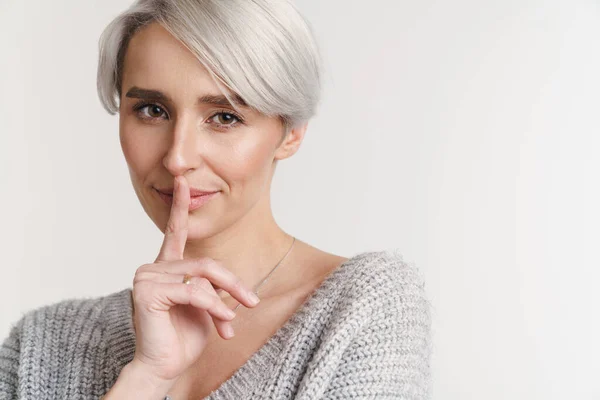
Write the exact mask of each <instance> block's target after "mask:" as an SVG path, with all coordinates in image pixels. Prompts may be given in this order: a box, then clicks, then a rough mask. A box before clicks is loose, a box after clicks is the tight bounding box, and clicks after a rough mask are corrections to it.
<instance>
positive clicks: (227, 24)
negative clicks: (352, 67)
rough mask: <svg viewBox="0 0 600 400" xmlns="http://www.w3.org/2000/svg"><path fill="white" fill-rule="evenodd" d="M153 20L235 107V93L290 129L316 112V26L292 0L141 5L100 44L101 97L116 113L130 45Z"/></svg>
mask: <svg viewBox="0 0 600 400" xmlns="http://www.w3.org/2000/svg"><path fill="white" fill-rule="evenodd" d="M152 22H157V23H159V24H161V26H163V27H164V28H165V29H166V30H167V31H168V32H169V33H171V34H172V35H173V36H174V37H175V38H176V39H178V40H179V41H180V42H181V43H182V44H183V45H184V46H186V48H188V49H189V50H190V51H191V52H192V53H193V54H194V55H195V56H196V57H197V58H198V60H199V61H200V62H201V63H202V65H203V66H204V67H205V68H206V69H207V70H208V71H209V73H210V74H211V76H212V78H213V80H214V81H215V83H216V84H217V86H218V87H219V89H220V90H221V91H222V92H223V94H224V95H225V96H227V98H228V99H229V101H230V102H231V103H232V105H233V106H234V108H236V105H235V102H234V101H232V99H231V97H230V95H231V94H234V95H238V96H240V97H241V98H242V100H244V102H245V103H246V104H247V105H248V106H250V107H252V108H254V109H256V110H258V111H259V112H261V113H263V114H265V115H268V116H274V117H279V118H280V119H281V121H282V123H283V126H284V128H285V130H286V131H287V130H288V129H289V128H291V127H294V126H297V125H299V124H302V123H304V122H306V121H308V120H309V119H310V118H312V117H313V116H314V115H315V114H316V109H317V106H318V103H319V101H320V95H321V86H322V71H321V67H322V58H321V54H320V50H319V47H318V44H317V41H316V39H315V36H314V32H313V29H312V27H311V25H310V23H309V22H308V21H307V20H306V19H305V18H304V17H303V16H302V15H301V14H300V12H299V11H298V9H297V8H296V6H295V5H294V4H293V3H292V0H226V1H225V0H136V1H135V2H134V3H133V4H132V5H131V6H130V7H129V8H128V9H127V10H125V11H124V12H122V13H121V14H119V15H118V16H117V17H115V19H113V20H112V21H111V22H110V23H109V24H108V26H107V27H106V28H105V29H104V31H103V32H102V34H101V36H100V40H99V43H98V47H99V58H98V76H97V88H98V95H99V97H100V101H101V103H102V105H103V107H104V108H105V109H106V110H107V111H108V113H109V114H111V115H114V114H115V113H116V112H117V111H118V110H119V105H118V104H117V99H120V98H121V90H122V87H121V85H122V72H123V61H124V59H125V51H126V49H127V45H128V43H129V40H130V39H131V37H132V36H133V34H134V33H135V32H137V31H138V30H139V29H140V28H142V27H144V26H146V25H148V24H150V23H152ZM221 84H223V85H224V86H225V87H226V88H227V89H225V90H224V89H223V86H221ZM228 91H231V92H233V93H228ZM238 111H239V110H238Z"/></svg>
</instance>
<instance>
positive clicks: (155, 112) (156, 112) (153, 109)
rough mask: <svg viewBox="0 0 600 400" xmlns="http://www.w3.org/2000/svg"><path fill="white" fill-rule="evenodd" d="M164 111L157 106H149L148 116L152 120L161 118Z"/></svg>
mask: <svg viewBox="0 0 600 400" xmlns="http://www.w3.org/2000/svg"><path fill="white" fill-rule="evenodd" d="M162 113H163V111H162V108H160V107H159V106H156V105H150V106H148V115H149V116H150V117H152V118H160V116H161V115H162Z"/></svg>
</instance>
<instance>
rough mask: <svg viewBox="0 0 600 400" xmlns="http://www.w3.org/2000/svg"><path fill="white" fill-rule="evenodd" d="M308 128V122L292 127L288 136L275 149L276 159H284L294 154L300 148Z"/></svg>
mask: <svg viewBox="0 0 600 400" xmlns="http://www.w3.org/2000/svg"><path fill="white" fill-rule="evenodd" d="M307 128H308V122H306V123H304V124H303V125H298V126H297V127H294V128H292V129H290V131H289V132H288V133H287V136H285V137H284V138H283V140H282V141H281V144H280V145H279V147H278V148H277V150H275V160H283V159H285V158H288V157H291V156H293V155H294V154H295V153H296V152H297V151H298V149H299V148H300V144H302V140H303V139H304V135H305V134H306V129H307Z"/></svg>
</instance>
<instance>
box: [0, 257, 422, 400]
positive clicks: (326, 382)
mask: <svg viewBox="0 0 600 400" xmlns="http://www.w3.org/2000/svg"><path fill="white" fill-rule="evenodd" d="M130 292H131V289H130V288H127V289H123V290H121V291H119V292H115V293H112V294H109V295H107V296H102V297H94V298H75V299H67V300H63V301H60V302H56V303H54V304H51V305H46V306H43V307H39V308H37V309H33V310H30V311H28V312H26V313H24V314H23V315H22V317H21V318H20V319H19V320H18V321H17V322H16V323H15V324H13V325H12V327H11V330H10V334H9V336H8V338H6V339H5V340H4V341H3V344H2V348H1V349H0V399H31V400H44V399H61V400H62V399H98V398H99V397H100V396H102V395H104V394H105V393H106V392H108V390H109V389H110V388H111V387H112V386H113V385H114V383H115V381H116V379H117V377H118V376H119V372H120V371H121V369H122V368H123V367H124V366H125V365H126V364H127V363H128V362H130V361H131V360H132V359H133V355H134V351H135V332H134V329H133V321H132V317H131V315H132V314H131V312H132V305H131V297H130ZM430 315H431V314H430V303H429V301H428V299H427V296H426V294H425V287H424V280H423V277H422V274H421V272H420V271H419V270H418V269H417V268H416V267H414V266H412V265H410V264H408V263H406V262H404V261H403V260H402V256H401V255H400V254H399V252H398V251H397V250H391V251H373V252H363V253H359V254H357V255H355V256H353V257H351V258H350V259H348V260H347V261H346V262H345V263H344V264H342V265H341V266H340V267H339V268H337V269H336V270H334V271H333V272H332V273H331V274H329V276H327V277H326V278H325V280H324V281H323V282H322V283H321V284H320V286H319V287H317V288H316V289H315V290H314V291H313V292H312V293H311V294H310V296H309V297H308V298H307V299H306V300H305V302H304V303H303V304H302V306H301V307H300V308H299V309H298V310H297V311H296V312H295V314H294V315H293V316H292V317H291V318H290V319H288V320H287V321H286V323H285V324H284V325H283V326H282V327H281V328H280V329H279V330H278V331H277V332H276V333H275V334H274V335H273V336H271V337H270V338H269V340H268V341H267V342H266V343H265V344H264V345H263V346H262V347H261V348H260V349H259V350H258V351H257V352H256V353H254V354H253V355H252V356H251V357H250V359H249V360H248V361H247V362H246V363H245V364H244V365H242V366H241V367H240V368H239V369H238V370H237V371H236V372H235V373H234V374H233V375H232V376H231V377H230V378H229V379H227V380H226V381H225V382H224V383H223V384H222V385H221V386H220V387H219V388H217V389H215V390H214V391H213V392H212V393H211V394H210V395H209V396H208V397H206V399H211V400H217V399H231V400H244V399H304V400H308V399H429V398H430V392H431V389H430V387H431V386H430V380H431V379H430V376H431V372H430V355H431V347H432V346H431V340H430V327H431V317H430ZM173 400H178V399H173Z"/></svg>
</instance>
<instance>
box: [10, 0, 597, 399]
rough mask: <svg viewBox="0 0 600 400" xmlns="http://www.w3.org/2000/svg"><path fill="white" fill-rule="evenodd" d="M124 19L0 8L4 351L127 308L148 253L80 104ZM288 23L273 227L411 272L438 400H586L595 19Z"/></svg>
mask: <svg viewBox="0 0 600 400" xmlns="http://www.w3.org/2000/svg"><path fill="white" fill-rule="evenodd" d="M129 4H130V2H129V1H117V0H110V1H109V0H102V1H99V0H98V1H91V0H86V1H80V0H70V1H67V0H62V1H40V0H37V1H17V0H9V1H7V0H4V1H2V2H0V54H1V62H0V85H1V86H0V163H1V164H0V178H1V181H0V185H1V190H2V196H0V210H1V212H2V215H1V222H2V230H1V233H0V243H1V245H2V248H1V249H0V251H1V257H2V259H1V261H0V265H1V266H0V268H1V270H0V271H1V275H0V313H1V314H0V333H1V334H2V336H5V335H6V334H8V329H9V326H10V324H11V323H12V322H15V321H16V320H17V319H18V318H19V317H20V315H22V313H23V312H24V311H26V310H29V309H31V308H33V307H38V306H41V305H45V304H49V303H53V302H56V301H60V300H63V299H66V298H70V297H82V296H90V297H92V296H100V295H105V294H108V293H111V292H114V291H117V290H120V289H122V288H125V287H127V286H129V285H130V284H131V281H132V278H133V273H134V271H135V269H136V268H137V267H138V266H140V265H142V264H144V263H146V262H151V261H152V260H154V258H155V256H156V254H157V253H158V249H159V248H160V243H161V241H162V234H161V233H160V231H159V230H158V229H157V228H156V227H155V226H154V224H153V223H152V222H151V221H150V219H149V218H148V217H147V216H146V214H145V213H144V211H143V209H142V207H141V206H140V205H139V203H138V200H137V198H136V197H135V194H134V192H133V189H132V188H131V185H130V182H129V176H128V173H127V169H126V164H125V161H124V158H123V156H122V153H121V150H120V146H119V141H118V115H116V116H109V115H108V114H107V113H105V111H104V110H103V109H102V107H101V105H100V102H99V100H98V98H97V94H96V67H97V55H98V53H97V52H98V49H97V41H98V38H99V35H100V32H101V31H102V29H103V28H104V26H105V25H106V24H107V23H108V22H109V20H111V19H112V18H113V17H114V16H116V15H117V13H119V12H120V11H122V10H123V9H125V8H126V7H127V6H128V5H129ZM297 4H298V5H299V7H300V9H301V10H302V11H303V12H304V13H305V15H306V16H307V17H308V19H309V20H310V21H311V22H312V24H313V26H314V28H315V31H316V32H317V34H318V36H319V41H320V43H321V47H322V49H323V53H324V55H325V58H326V88H325V91H324V98H323V103H322V106H321V107H320V109H319V115H318V116H317V117H316V118H315V119H314V120H313V121H312V122H311V124H310V125H309V131H308V133H307V137H306V138H305V141H304V143H303V145H302V148H301V149H300V151H299V152H298V153H297V154H296V155H295V156H294V157H292V158H290V159H288V160H285V161H283V162H281V163H280V165H279V167H278V171H277V173H276V175H275V180H274V183H273V190H272V198H273V210H274V213H275V217H276V220H277V221H278V223H279V224H280V225H281V226H282V227H283V228H284V229H285V230H286V231H289V232H290V233H292V234H295V235H296V236H297V237H299V238H301V239H302V240H305V241H307V242H309V243H310V244H312V245H314V246H317V247H319V248H322V249H324V250H326V251H330V252H333V253H336V254H340V255H344V256H351V255H354V254H356V253H358V252H362V251H367V250H380V249H387V248H399V249H400V250H401V251H402V253H403V254H404V256H405V259H406V261H409V262H413V263H415V264H416V265H418V266H419V267H420V268H421V269H422V271H423V272H424V275H425V277H426V280H427V284H426V285H427V286H426V287H427V290H428V295H429V296H430V299H431V301H432V303H433V317H434V327H433V335H434V346H435V347H434V356H433V359H432V362H433V378H434V398H435V399H436V400H443V399H444V400H446V399H448V400H454V399H487V400H495V399H528V400H531V399H600V379H599V378H598V376H599V375H600V344H599V343H600V312H599V306H600V294H599V290H598V289H597V287H598V284H599V283H600V273H599V272H598V267H599V266H600V262H599V261H600V257H599V256H598V251H599V248H600V246H599V242H600V234H599V228H598V226H599V225H600V211H599V208H598V207H599V206H598V205H599V204H600V189H599V188H598V182H599V176H598V171H600V158H599V157H598V153H599V150H600V139H599V137H600V99H599V95H600V74H599V71H600V50H599V49H600V47H599V39H600V5H599V3H598V2H597V1H593V0H589V1H585V0H581V1H567V0H564V1H556V0H543V1H542V0H540V1H533V0H518V1H517V0H507V1H493V0H486V1H475V0H456V1H452V2H449V1H448V2H441V1H431V0H426V1H419V2H416V1H413V2H408V1H404V2H403V1H392V0H387V1H384V0H372V1H368V2H364V1H355V0H344V1H342V0H329V1H317V0H310V1H309V0H303V1H298V3H297Z"/></svg>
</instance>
